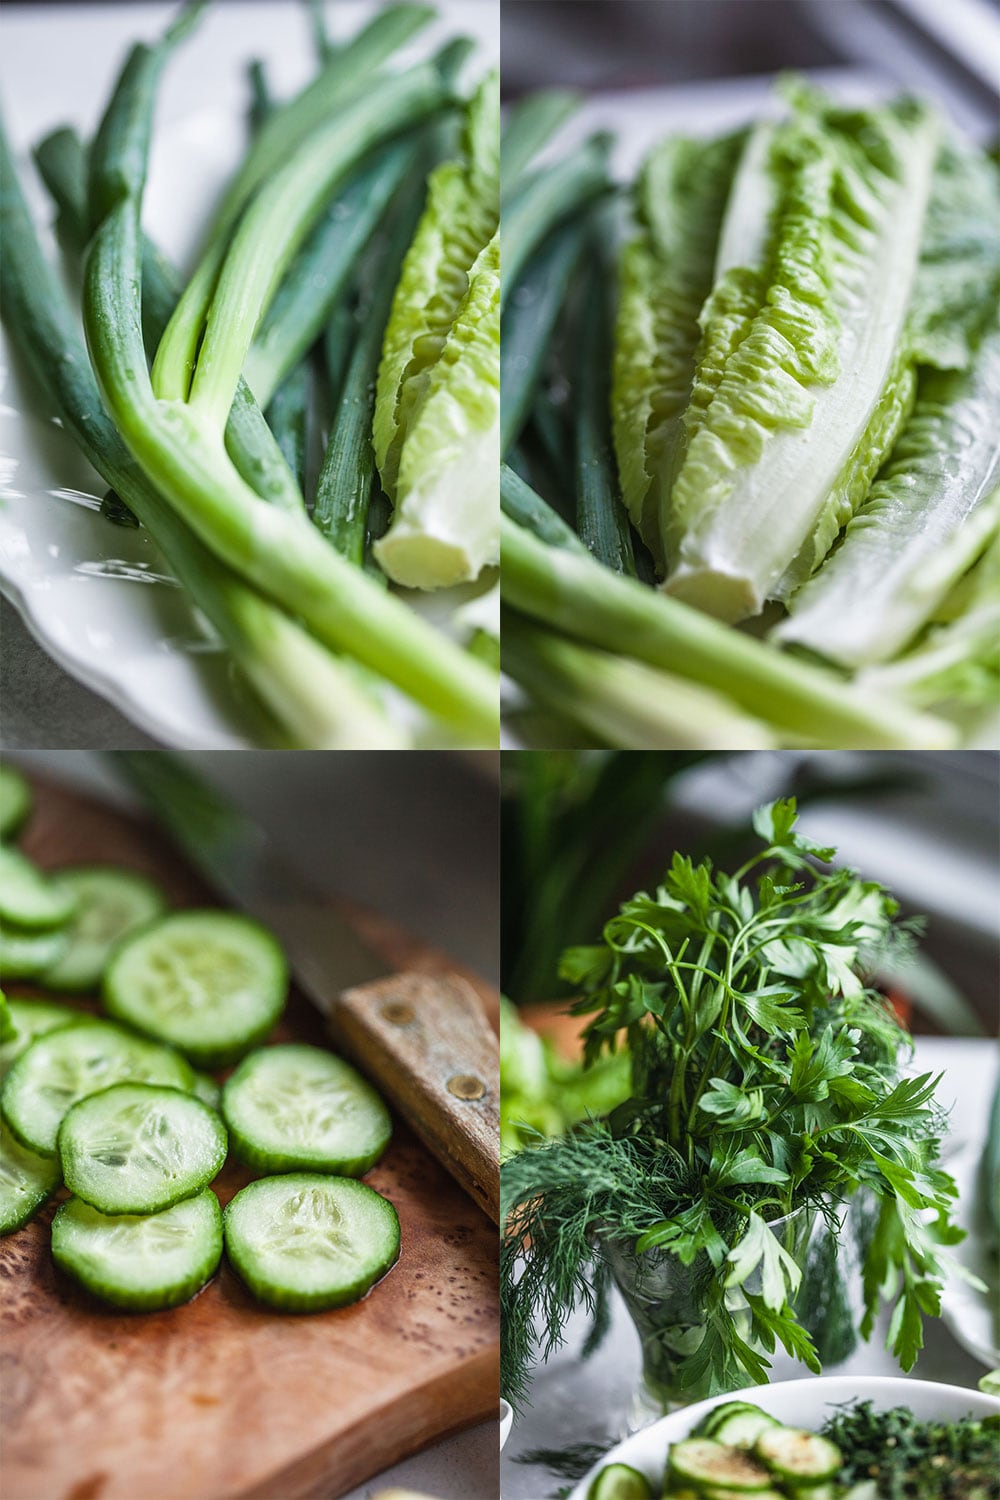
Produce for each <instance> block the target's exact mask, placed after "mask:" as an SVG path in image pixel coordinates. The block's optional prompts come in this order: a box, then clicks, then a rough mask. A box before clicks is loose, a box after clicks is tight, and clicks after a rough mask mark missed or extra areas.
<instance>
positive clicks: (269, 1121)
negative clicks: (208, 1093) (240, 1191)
mask: <svg viewBox="0 0 1000 1500" xmlns="http://www.w3.org/2000/svg"><path fill="white" fill-rule="evenodd" d="M222 1113H223V1117H224V1118H225V1121H226V1124H227V1125H228V1126H229V1134H230V1139H231V1140H232V1144H233V1150H234V1151H235V1152H236V1154H237V1155H238V1156H239V1158H240V1160H241V1161H244V1162H246V1163H247V1165H248V1166H251V1167H254V1168H256V1170H257V1171H259V1172H294V1171H297V1170H309V1171H313V1172H336V1173H337V1174H338V1175H339V1176H342V1177H360V1176H361V1174H362V1172H367V1170H368V1168H369V1167H370V1166H372V1165H373V1164H374V1163H375V1162H376V1161H377V1160H378V1158H379V1157H380V1156H381V1155H382V1152H383V1151H384V1150H385V1148H386V1146H387V1145H388V1143H389V1136H390V1134H391V1133H392V1122H391V1120H390V1118H389V1111H388V1110H387V1109H386V1107H385V1105H384V1104H383V1103H382V1100H381V1099H380V1098H379V1096H378V1094H377V1093H376V1092H375V1090H374V1089H373V1088H372V1086H371V1084H369V1083H366V1082H365V1080H364V1079H363V1078H362V1077H361V1075H360V1073H356V1072H355V1071H354V1069H353V1068H352V1067H350V1066H349V1065H348V1064H347V1063H345V1062H344V1061H343V1060H342V1059H341V1058H339V1057H335V1056H334V1055H333V1054H332V1053H331V1052H324V1051H323V1049H322V1048H321V1047H306V1046H302V1045H299V1044H295V1043H293V1044H290V1045H287V1046H280V1047H262V1048H261V1049H260V1050H259V1051H257V1052H253V1053H251V1055H250V1056H249V1057H245V1058H244V1059H243V1061H242V1062H241V1063H240V1065H239V1067H238V1068H237V1069H236V1071H235V1073H234V1074H233V1075H232V1077H231V1078H230V1079H229V1081H228V1082H227V1083H226V1085H225V1087H224V1088H223V1090H222Z"/></svg>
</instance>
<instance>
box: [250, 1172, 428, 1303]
mask: <svg viewBox="0 0 1000 1500" xmlns="http://www.w3.org/2000/svg"><path fill="white" fill-rule="evenodd" d="M225 1236H226V1252H227V1254H228V1256H229V1259H230V1261H231V1262H232V1264H233V1267H234V1269H235V1271H236V1273H237V1275H238V1276H239V1277H240V1279H241V1280H242V1281H244V1282H245V1283H246V1285H247V1286H248V1287H249V1288H250V1290H251V1292H253V1294H254V1296H255V1297H257V1298H258V1299H259V1300H260V1301H261V1302H266V1303H268V1304H269V1305H270V1306H271V1307H280V1308H283V1309H284V1310H285V1311H286V1312H321V1311H323V1310H324V1309H325V1308H329V1307H343V1306H344V1305H345V1304H346V1303H348V1302H357V1300H358V1299H359V1297H363V1296H364V1295H365V1293H366V1292H367V1291H368V1290H369V1289H370V1288H371V1287H373V1286H374V1285H375V1283H376V1281H378V1280H380V1279H381V1277H383V1276H384V1275H385V1273H386V1271H388V1270H389V1268H390V1266H393V1265H395V1263H396V1260H397V1259H398V1257H399V1219H398V1217H397V1215H396V1210H395V1209H394V1208H393V1206H392V1204H391V1203H390V1202H389V1201H388V1199H386V1198H383V1197H381V1196H380V1195H379V1194H378V1193H376V1192H375V1191H374V1190H373V1189H372V1188H370V1187H367V1186H366V1185H365V1183H363V1182H358V1181H357V1180H356V1179H355V1178H353V1177H324V1176H322V1175H321V1174H320V1173H315V1172H297V1173H293V1174H291V1175H289V1176H287V1177H262V1178H259V1179H258V1181H257V1182H251V1183H250V1185H249V1187H245V1188H243V1189H242V1191H241V1192H239V1193H237V1194H236V1197H235V1198H233V1199H232V1201H231V1202H230V1203H229V1205H228V1207H227V1209H226V1212H225Z"/></svg>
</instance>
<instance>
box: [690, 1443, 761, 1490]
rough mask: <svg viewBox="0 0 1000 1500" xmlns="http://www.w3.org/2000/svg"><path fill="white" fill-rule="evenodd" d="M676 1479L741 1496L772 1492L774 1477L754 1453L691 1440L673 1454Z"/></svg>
mask: <svg viewBox="0 0 1000 1500" xmlns="http://www.w3.org/2000/svg"><path fill="white" fill-rule="evenodd" d="M670 1473H671V1477H672V1478H677V1479H682V1480H685V1481H686V1482H687V1483H688V1484H694V1485H696V1486H697V1487H698V1488H699V1489H704V1488H705V1487H706V1486H708V1487H709V1488H715V1489H730V1490H735V1491H736V1492H737V1493H738V1494H741V1495H752V1494H760V1493H762V1492H764V1491H766V1490H769V1489H771V1487H772V1483H771V1473H770V1471H769V1470H768V1469H766V1468H765V1467H764V1465H763V1464H762V1463H760V1462H759V1461H758V1459H756V1458H755V1457H754V1455H753V1454H751V1453H746V1452H744V1450H743V1449H742V1448H727V1447H726V1445H725V1444H724V1443H717V1442H715V1440H714V1439H713V1438H687V1439H685V1441H684V1442H682V1443H675V1444H674V1446H673V1447H672V1448H671V1450H670Z"/></svg>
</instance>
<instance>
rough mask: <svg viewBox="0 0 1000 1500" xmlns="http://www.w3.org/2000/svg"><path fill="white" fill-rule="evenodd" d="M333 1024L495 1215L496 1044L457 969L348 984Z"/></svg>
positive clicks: (456, 1175) (497, 1143) (453, 1172)
mask: <svg viewBox="0 0 1000 1500" xmlns="http://www.w3.org/2000/svg"><path fill="white" fill-rule="evenodd" d="M331 1025H335V1026H336V1034H337V1036H338V1037H342V1038H343V1039H344V1042H345V1044H346V1045H347V1046H348V1048H349V1050H350V1053H351V1055H352V1056H354V1057H357V1058H366V1059H367V1061H368V1071H369V1073H370V1075H371V1078H372V1082H373V1083H376V1084H378V1086H379V1087H380V1088H381V1089H382V1091H383V1093H387V1094H391V1095H392V1097H394V1098H395V1099H396V1101H397V1103H398V1104H399V1107H400V1109H401V1110H402V1111H403V1113H404V1114H405V1116H406V1118H407V1120H408V1121H409V1123H410V1124H411V1125H412V1127H413V1129H414V1130H415V1131H416V1133H417V1135H418V1136H419V1137H420V1139H421V1140H422V1141H423V1143H424V1145H425V1146H427V1147H428V1149H429V1150H430V1151H433V1153H434V1155H435V1156H436V1157H437V1159H438V1161H440V1162H442V1163H443V1164H444V1166H445V1167H446V1168H447V1169H448V1170H449V1171H450V1172H451V1175H452V1176H453V1177H454V1178H455V1179H456V1180H457V1181H458V1182H459V1183H461V1185H462V1186H463V1187H464V1188H465V1191H466V1192H467V1193H469V1194H471V1196H472V1197H473V1198H474V1199H475V1201H476V1202H477V1203H478V1204H479V1206H480V1208H481V1209H483V1210H484V1212H486V1213H488V1214H489V1216H490V1218H491V1219H492V1220H493V1222H494V1224H497V1225H499V1223H500V1087H499V1085H500V1053H499V1049H498V1046H497V1039H496V1037H495V1036H494V1034H493V1032H492V1031H491V1030H490V1027H489V1023H488V1022H487V1020H486V1017H485V1016H484V1014H483V1010H482V1006H481V1005H480V1004H479V999H478V996H477V995H476V993H475V991H474V990H473V989H472V987H471V986H470V985H469V984H467V983H466V982H465V980H464V979H462V978H460V977H459V976H458V975H447V974H445V975H441V974H436V975H433V976H429V975H424V974H415V973H409V974H397V975H394V976H393V977H392V978H391V979H381V980H379V981H378V982H377V983H375V984H363V985H358V986H357V987H356V988H355V989H350V990H346V991H345V992H344V994H343V995H341V997H340V999H339V1001H338V1002H337V1003H336V1005H335V1006H334V1009H333V1012H332V1016H331Z"/></svg>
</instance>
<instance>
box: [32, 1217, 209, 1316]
mask: <svg viewBox="0 0 1000 1500" xmlns="http://www.w3.org/2000/svg"><path fill="white" fill-rule="evenodd" d="M221 1256H222V1213H221V1210H220V1208H219V1200H218V1199H217V1198H216V1196H215V1194H214V1193H213V1192H212V1189H211V1188H204V1189H203V1190H202V1191H201V1192H200V1193H198V1195H197V1196H196V1197H194V1198H185V1199H184V1201H183V1203H175V1204H174V1206H173V1208H166V1209H164V1210H163V1212H162V1213H158V1214H134V1215H133V1214H120V1215H109V1214H102V1213H99V1212H98V1211H97V1209H96V1208H91V1206H90V1205H89V1203H81V1201H80V1199H79V1198H71V1199H70V1200H69V1202H68V1203H64V1204H63V1206H62V1207H61V1208H60V1209H59V1210H58V1211H57V1213H56V1216H55V1218H54V1219H53V1220H52V1259H53V1260H54V1261H55V1263H56V1265H57V1266H59V1267H60V1268H61V1269H62V1270H63V1271H67V1272H68V1273H69V1275H70V1276H73V1277H74V1278H75V1279H76V1280H77V1281H79V1282H80V1283H81V1285H82V1286H85V1287H86V1288H87V1290H88V1292H93V1293H94V1295H95V1296H96V1297H100V1298H101V1299H102V1301H104V1302H110V1303H111V1304H112V1305H113V1306H114V1307H123V1308H126V1309H127V1310H128V1311H130V1312H155V1311H156V1310H157V1309H159V1308H163V1307H177V1306H179V1305H180V1303H182V1302H187V1301H189V1299H190V1298H191V1297H193V1296H194V1294H195V1292H197V1291H200V1290H201V1288H202V1287H203V1286H204V1285H205V1282H206V1281H207V1280H208V1278H209V1277H210V1276H211V1275H212V1273H213V1271H214V1270H215V1269H216V1267H217V1266H218V1264H219V1260H220V1258H221Z"/></svg>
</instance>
